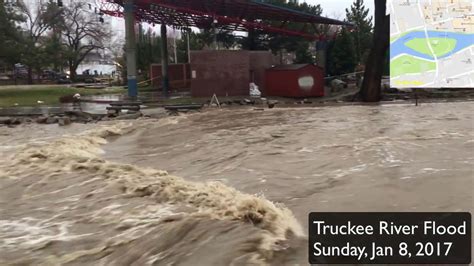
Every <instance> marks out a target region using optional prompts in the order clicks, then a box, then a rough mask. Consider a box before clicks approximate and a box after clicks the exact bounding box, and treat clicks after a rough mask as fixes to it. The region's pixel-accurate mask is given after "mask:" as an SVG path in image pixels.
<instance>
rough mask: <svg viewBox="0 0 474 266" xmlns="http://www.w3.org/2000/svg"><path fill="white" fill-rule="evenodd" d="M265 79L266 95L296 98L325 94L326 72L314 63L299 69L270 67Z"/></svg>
mask: <svg viewBox="0 0 474 266" xmlns="http://www.w3.org/2000/svg"><path fill="white" fill-rule="evenodd" d="M265 80H266V86H265V87H266V93H265V95H266V96H281V97H295V98H299V97H321V96H324V72H323V70H322V69H321V68H320V67H317V66H314V65H307V66H304V67H301V68H299V69H268V70H267V71H266V77H265ZM300 82H301V85H300ZM311 84H312V85H311ZM305 86H306V87H305Z"/></svg>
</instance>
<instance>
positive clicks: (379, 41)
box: [360, 0, 390, 102]
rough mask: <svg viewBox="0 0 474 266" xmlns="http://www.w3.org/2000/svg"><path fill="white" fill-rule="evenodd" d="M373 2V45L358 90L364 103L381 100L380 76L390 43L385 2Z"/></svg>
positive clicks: (388, 19)
mask: <svg viewBox="0 0 474 266" xmlns="http://www.w3.org/2000/svg"><path fill="white" fill-rule="evenodd" d="M374 2H375V29H374V41H373V42H374V44H373V47H372V50H371V51H370V55H369V58H368V60H367V63H366V68H365V74H364V81H363V83H362V88H361V90H360V96H361V98H362V100H363V101H365V102H378V101H380V99H381V81H382V74H383V69H384V63H385V60H386V53H387V49H388V46H389V41H390V39H389V35H390V16H389V15H386V6H387V0H374Z"/></svg>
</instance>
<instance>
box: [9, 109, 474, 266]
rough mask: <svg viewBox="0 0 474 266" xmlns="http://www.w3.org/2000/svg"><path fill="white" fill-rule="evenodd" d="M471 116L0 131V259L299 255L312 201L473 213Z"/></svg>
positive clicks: (217, 114) (355, 114) (380, 115)
mask: <svg viewBox="0 0 474 266" xmlns="http://www.w3.org/2000/svg"><path fill="white" fill-rule="evenodd" d="M473 114H474V107H473V105H472V103H430V104H423V105H421V106H418V107H415V106H413V105H408V104H396V105H381V106H338V107H319V108H288V109H272V110H265V111H256V110H253V109H223V110H208V111H205V112H203V113H198V114H190V115H185V116H179V117H168V118H165V119H161V120H151V119H149V120H139V121H134V122H129V123H116V122H114V123H112V122H109V123H108V124H107V123H106V124H100V125H95V126H91V125H73V126H72V127H69V128H58V127H57V126H37V125H30V126H24V127H19V128H14V129H10V128H0V144H1V145H2V146H1V148H0V154H1V156H2V158H3V160H2V161H1V162H0V264H2V265H3V264H13V263H25V264H35V265H36V264H40V263H46V264H71V265H79V264H87V265H91V264H99V265H101V264H105V265H130V264H135V265H168V264H172V265H242V264H261V265H265V264H270V265H285V264H286V265H295V264H302V265H305V264H307V254H306V253H307V250H306V248H307V242H306V228H307V224H306V223H307V215H308V213H309V212H311V211H472V208H473V197H472V194H473V192H472V191H473V179H474V172H473V171H474V130H473V129H474V120H473ZM165 171H166V172H165ZM181 177H182V178H181Z"/></svg>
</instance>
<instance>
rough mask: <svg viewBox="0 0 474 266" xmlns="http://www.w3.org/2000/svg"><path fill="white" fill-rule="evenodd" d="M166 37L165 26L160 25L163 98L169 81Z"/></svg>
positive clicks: (166, 92)
mask: <svg viewBox="0 0 474 266" xmlns="http://www.w3.org/2000/svg"><path fill="white" fill-rule="evenodd" d="M168 65H169V56H168V36H167V33H166V24H161V76H162V78H163V96H165V97H166V96H168V90H169V87H170V80H169V76H168Z"/></svg>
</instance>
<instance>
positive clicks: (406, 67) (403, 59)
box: [390, 55, 436, 77]
mask: <svg viewBox="0 0 474 266" xmlns="http://www.w3.org/2000/svg"><path fill="white" fill-rule="evenodd" d="M435 69H436V63H435V62H431V61H427V60H423V59H419V58H415V57H413V56H409V55H403V56H400V57H398V58H395V59H394V60H392V61H391V62H390V76H391V77H397V76H401V75H404V74H417V73H423V72H427V71H432V70H435Z"/></svg>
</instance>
